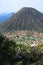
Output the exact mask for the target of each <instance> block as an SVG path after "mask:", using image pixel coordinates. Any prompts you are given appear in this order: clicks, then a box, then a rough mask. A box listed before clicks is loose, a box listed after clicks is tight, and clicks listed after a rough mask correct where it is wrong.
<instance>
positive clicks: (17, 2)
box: [0, 0, 43, 14]
mask: <svg viewBox="0 0 43 65" xmlns="http://www.w3.org/2000/svg"><path fill="white" fill-rule="evenodd" d="M22 7H33V8H35V9H37V10H39V11H40V12H42V13H43V0H0V14H1V13H10V12H17V11H18V10H20V9H21V8H22Z"/></svg>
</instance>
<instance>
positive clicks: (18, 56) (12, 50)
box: [0, 34, 43, 65]
mask: <svg viewBox="0 0 43 65" xmlns="http://www.w3.org/2000/svg"><path fill="white" fill-rule="evenodd" d="M0 65H43V44H40V45H38V46H36V47H30V46H29V44H26V45H25V44H17V43H16V42H14V41H11V40H9V39H8V38H6V37H4V36H3V35H2V34H0Z"/></svg>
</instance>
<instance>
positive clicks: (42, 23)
mask: <svg viewBox="0 0 43 65" xmlns="http://www.w3.org/2000/svg"><path fill="white" fill-rule="evenodd" d="M17 30H29V31H33V30H34V31H37V32H43V14H42V13H41V12H39V11H38V10H36V9H34V8H27V7H24V8H22V9H21V10H19V11H18V12H17V13H16V14H15V15H13V16H12V17H10V18H9V19H8V20H6V21H5V22H3V23H2V24H0V32H14V31H17Z"/></svg>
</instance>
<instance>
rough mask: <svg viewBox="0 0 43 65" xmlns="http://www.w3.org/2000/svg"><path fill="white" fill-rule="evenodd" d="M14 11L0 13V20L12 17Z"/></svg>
mask: <svg viewBox="0 0 43 65" xmlns="http://www.w3.org/2000/svg"><path fill="white" fill-rule="evenodd" d="M13 14H14V13H10V14H4V13H3V14H0V22H3V21H5V20H6V19H8V18H10V17H11V16H12V15H13Z"/></svg>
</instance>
